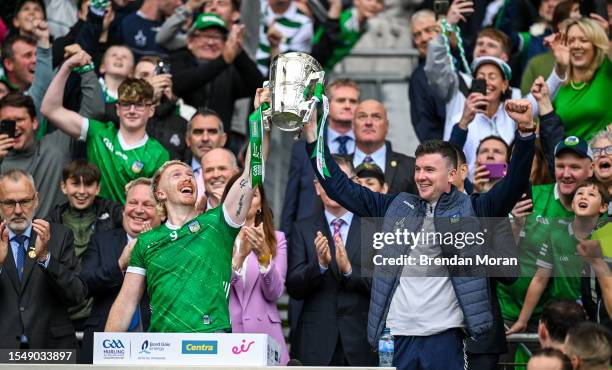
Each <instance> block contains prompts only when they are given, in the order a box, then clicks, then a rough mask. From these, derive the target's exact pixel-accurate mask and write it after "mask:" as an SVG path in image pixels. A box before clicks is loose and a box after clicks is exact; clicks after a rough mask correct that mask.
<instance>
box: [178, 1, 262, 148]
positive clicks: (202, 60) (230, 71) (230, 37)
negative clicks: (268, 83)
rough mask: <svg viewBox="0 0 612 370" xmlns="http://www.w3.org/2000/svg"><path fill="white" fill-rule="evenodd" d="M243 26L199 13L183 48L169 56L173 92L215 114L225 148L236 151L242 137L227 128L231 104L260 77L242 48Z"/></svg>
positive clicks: (256, 85)
mask: <svg viewBox="0 0 612 370" xmlns="http://www.w3.org/2000/svg"><path fill="white" fill-rule="evenodd" d="M244 32H245V26H244V25H238V24H234V25H232V26H231V28H228V26H227V24H226V22H225V21H224V20H223V19H222V18H221V17H219V16H218V15H216V14H212V13H202V14H200V15H199V16H198V18H197V19H196V20H195V21H194V23H193V26H192V27H191V29H190V30H189V34H188V35H187V48H186V49H181V50H179V51H177V52H176V53H175V54H174V55H173V56H172V57H171V58H170V63H171V64H172V69H173V73H172V82H173V86H174V92H175V93H176V95H178V96H179V97H181V98H183V100H184V101H185V103H187V104H189V105H191V106H194V107H207V108H210V109H213V110H214V111H215V112H217V113H218V114H219V117H221V120H222V121H223V126H224V131H225V132H226V133H227V135H228V145H227V146H228V148H229V149H231V150H232V151H233V152H234V154H237V153H238V151H239V150H240V148H241V147H242V143H243V138H244V136H243V135H242V134H241V133H240V132H238V131H233V130H232V129H231V123H232V115H233V113H234V104H235V102H236V100H238V99H241V98H250V97H252V96H253V94H254V93H255V91H256V90H257V88H259V87H261V86H262V84H263V82H264V78H263V76H262V75H261V74H260V73H259V70H258V69H257V65H256V64H255V62H253V61H252V60H251V59H250V58H249V56H248V55H247V53H246V52H245V51H244V50H243V47H242V45H243V42H244Z"/></svg>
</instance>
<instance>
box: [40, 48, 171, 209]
mask: <svg viewBox="0 0 612 370" xmlns="http://www.w3.org/2000/svg"><path fill="white" fill-rule="evenodd" d="M90 62H91V57H90V56H89V55H87V53H85V52H80V53H78V54H75V55H73V56H72V57H70V59H68V60H67V61H66V62H65V63H64V64H63V65H62V66H61V67H60V69H59V71H58V73H57V75H56V76H55V78H54V79H53V81H52V82H51V85H49V89H48V90H47V94H46V95H45V99H44V100H43V105H42V107H41V111H42V112H43V114H44V115H45V116H46V117H47V118H49V120H50V121H51V122H52V123H54V124H55V125H56V126H57V127H58V128H59V129H60V130H62V131H64V132H65V133H67V134H68V135H70V136H72V137H73V138H78V139H79V140H84V141H86V143H87V159H88V160H89V161H90V162H92V163H93V164H95V165H96V166H98V168H99V169H100V172H101V173H102V181H101V183H100V196H101V197H103V198H107V199H111V200H115V201H119V202H121V203H125V190H124V187H125V185H126V184H127V183H128V182H130V181H131V180H134V179H136V178H138V177H143V176H145V177H150V176H152V175H153V173H155V171H156V170H157V169H158V168H159V167H161V165H162V164H163V163H164V162H166V161H167V160H169V158H170V155H169V154H168V151H167V150H166V149H165V148H164V147H163V146H162V145H161V144H160V143H159V142H158V141H157V140H155V139H152V138H149V136H148V135H147V133H146V128H147V122H148V120H149V118H151V117H152V116H153V114H154V113H155V108H154V106H153V105H152V101H153V94H154V92H153V87H152V86H151V85H150V84H149V83H148V82H146V81H145V80H141V79H133V78H128V79H126V80H124V81H123V82H122V83H121V85H119V100H118V102H117V105H116V108H117V115H118V116H119V130H117V129H116V128H115V125H114V123H112V122H107V123H103V122H98V121H95V120H92V119H88V118H84V117H82V116H81V115H80V114H78V113H76V112H73V111H70V110H68V109H66V108H64V107H63V106H62V96H63V95H64V86H65V84H66V80H67V79H68V76H69V75H70V71H71V70H72V68H75V67H78V66H84V65H87V64H89V63H90Z"/></svg>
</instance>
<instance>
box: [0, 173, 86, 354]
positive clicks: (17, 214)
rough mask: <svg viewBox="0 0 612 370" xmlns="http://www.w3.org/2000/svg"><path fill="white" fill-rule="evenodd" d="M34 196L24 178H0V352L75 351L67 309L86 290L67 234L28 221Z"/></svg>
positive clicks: (30, 183)
mask: <svg viewBox="0 0 612 370" xmlns="http://www.w3.org/2000/svg"><path fill="white" fill-rule="evenodd" d="M38 200H39V199H38V193H37V192H36V187H35V185H34V180H33V178H32V176H31V175H30V174H28V173H27V172H24V171H22V170H10V171H7V172H5V173H4V174H2V175H0V217H2V219H3V220H4V221H3V222H2V224H0V317H2V319H1V320H0V348H10V349H17V348H21V349H55V348H76V345H77V343H76V338H75V333H74V327H73V326H72V322H71V321H70V315H69V314H68V308H69V307H73V306H76V305H78V304H80V303H81V302H82V301H83V299H84V298H85V295H86V294H87V287H86V286H85V284H84V283H83V282H82V281H81V279H79V277H78V276H77V274H76V273H75V269H76V267H77V258H76V255H75V253H74V247H73V241H74V239H73V236H72V232H71V231H70V230H69V229H67V228H66V227H64V226H62V225H60V224H54V223H48V222H46V221H44V220H41V219H33V215H34V212H35V211H36V208H37V207H38Z"/></svg>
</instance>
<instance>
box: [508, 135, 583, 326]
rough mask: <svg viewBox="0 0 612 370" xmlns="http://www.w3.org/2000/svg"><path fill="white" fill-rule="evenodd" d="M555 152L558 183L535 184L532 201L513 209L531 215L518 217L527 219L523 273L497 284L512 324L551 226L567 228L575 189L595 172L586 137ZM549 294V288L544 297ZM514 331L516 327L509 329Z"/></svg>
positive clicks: (534, 321)
mask: <svg viewBox="0 0 612 370" xmlns="http://www.w3.org/2000/svg"><path fill="white" fill-rule="evenodd" d="M554 153H555V180H556V183H555V184H548V185H539V186H534V187H533V188H532V193H533V195H532V199H533V200H532V202H530V201H529V200H526V201H521V202H518V203H517V206H516V207H515V209H514V210H513V211H512V213H513V215H515V216H517V215H527V214H528V215H529V216H528V217H527V218H526V220H525V219H523V218H522V217H520V218H515V220H514V222H515V223H518V224H521V223H524V227H523V229H522V231H521V234H520V237H521V240H520V242H519V245H520V250H521V256H520V265H521V272H520V277H519V278H518V279H517V280H516V282H515V283H514V284H512V285H502V284H499V285H498V286H497V294H498V297H499V300H500V304H501V307H502V316H503V318H504V320H505V321H506V322H507V323H508V325H509V326H512V325H513V324H514V322H515V321H516V320H517V319H518V317H519V314H520V312H521V308H522V307H523V302H524V300H525V294H526V293H527V288H528V287H529V283H530V282H531V277H532V276H534V274H535V272H536V270H537V266H536V260H537V256H538V252H539V250H540V249H539V247H540V246H541V245H542V243H543V242H544V241H545V240H546V238H547V237H548V235H549V228H550V227H551V225H552V224H554V223H559V222H562V226H565V227H566V228H567V222H563V221H564V220H568V219H570V218H572V216H573V212H572V207H571V204H572V198H573V195H574V192H575V191H576V189H577V187H578V185H579V184H580V183H581V182H582V181H584V180H585V179H587V178H589V177H591V176H592V175H593V169H592V154H591V151H590V150H589V148H588V145H587V143H586V142H585V141H584V140H582V139H579V138H577V137H574V136H570V137H568V138H567V139H565V140H563V141H561V142H559V143H558V144H557V146H556V147H555V151H554ZM530 207H533V210H532V211H531V212H530V211H528V209H529V208H530ZM526 209H527V211H526ZM566 230H567V229H566ZM546 298H547V297H546V292H545V299H544V300H546ZM541 310H542V306H541V305H538V306H536V307H535V309H534V314H533V316H532V320H531V322H530V324H532V326H531V327H532V328H533V331H535V329H536V327H537V319H538V317H539V315H540V313H541ZM530 331H531V330H530ZM513 332H515V331H514V330H512V331H509V333H513Z"/></svg>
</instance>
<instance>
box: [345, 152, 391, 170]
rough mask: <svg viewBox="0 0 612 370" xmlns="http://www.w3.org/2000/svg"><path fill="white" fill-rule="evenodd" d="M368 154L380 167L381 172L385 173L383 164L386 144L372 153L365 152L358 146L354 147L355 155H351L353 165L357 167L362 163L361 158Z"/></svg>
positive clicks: (385, 157)
mask: <svg viewBox="0 0 612 370" xmlns="http://www.w3.org/2000/svg"><path fill="white" fill-rule="evenodd" d="M368 155H369V156H370V157H371V158H372V160H373V161H374V164H375V165H377V166H378V167H380V169H381V170H382V172H383V173H385V166H386V164H387V146H386V145H383V146H381V147H380V148H378V149H377V150H376V151H375V152H374V153H372V154H365V153H364V152H362V151H361V150H360V149H359V148H357V147H356V148H355V155H354V156H353V167H355V168H357V166H359V165H360V164H361V163H363V160H364V159H365V157H366V156H368Z"/></svg>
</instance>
